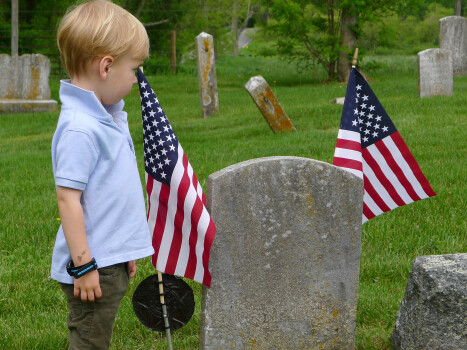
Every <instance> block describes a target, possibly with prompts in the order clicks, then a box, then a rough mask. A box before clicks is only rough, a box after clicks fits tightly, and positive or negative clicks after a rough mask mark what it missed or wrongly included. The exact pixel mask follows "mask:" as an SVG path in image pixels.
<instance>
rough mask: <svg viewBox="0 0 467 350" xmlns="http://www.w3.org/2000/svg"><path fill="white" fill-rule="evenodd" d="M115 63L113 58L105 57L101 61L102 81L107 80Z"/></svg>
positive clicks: (100, 73)
mask: <svg viewBox="0 0 467 350" xmlns="http://www.w3.org/2000/svg"><path fill="white" fill-rule="evenodd" d="M113 62H114V58H113V57H112V56H105V57H103V58H101V60H100V61H99V76H100V78H101V79H103V80H106V79H107V75H109V72H110V66H111V65H112V63H113Z"/></svg>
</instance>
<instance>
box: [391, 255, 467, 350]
mask: <svg viewBox="0 0 467 350" xmlns="http://www.w3.org/2000/svg"><path fill="white" fill-rule="evenodd" d="M466 322H467V253H464V254H450V255H428V256H419V257H417V258H416V259H415V260H414V262H413V264H412V271H411V272H410V277H409V281H408V282H407V289H406V291H405V294H404V299H403V300H402V303H401V306H400V308H399V310H398V311H397V316H396V325H395V327H394V332H393V333H392V336H391V338H392V340H393V343H394V348H395V349H396V350H399V349H404V350H419V349H443V350H460V349H467V323H466Z"/></svg>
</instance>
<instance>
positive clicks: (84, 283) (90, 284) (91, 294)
mask: <svg viewBox="0 0 467 350" xmlns="http://www.w3.org/2000/svg"><path fill="white" fill-rule="evenodd" d="M74 285H75V289H74V291H73V295H74V296H75V298H77V299H79V298H80V297H81V301H82V302H83V303H85V302H87V301H90V302H91V303H92V302H94V301H95V300H96V299H99V298H100V297H102V291H101V286H100V284H99V272H98V271H97V270H94V271H91V272H89V273H87V274H85V275H84V276H83V277H81V278H78V279H75V283H74Z"/></svg>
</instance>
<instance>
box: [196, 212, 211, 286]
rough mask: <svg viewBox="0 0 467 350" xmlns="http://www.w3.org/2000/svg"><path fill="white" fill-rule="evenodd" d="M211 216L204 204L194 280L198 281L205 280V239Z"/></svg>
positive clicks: (199, 225) (199, 227) (199, 223)
mask: <svg viewBox="0 0 467 350" xmlns="http://www.w3.org/2000/svg"><path fill="white" fill-rule="evenodd" d="M210 219H211V217H210V216H209V213H208V211H207V210H206V208H205V207H204V205H203V212H202V214H201V217H200V218H199V222H198V227H197V229H198V241H197V242H196V271H195V276H194V278H193V279H194V280H195V281H198V282H201V283H202V282H203V278H204V266H203V253H204V239H205V237H206V231H207V229H208V227H209V223H210V222H211V220H210Z"/></svg>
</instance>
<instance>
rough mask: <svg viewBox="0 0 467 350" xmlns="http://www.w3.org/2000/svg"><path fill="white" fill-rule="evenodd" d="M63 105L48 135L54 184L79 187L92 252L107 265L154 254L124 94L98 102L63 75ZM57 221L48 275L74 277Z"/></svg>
mask: <svg viewBox="0 0 467 350" xmlns="http://www.w3.org/2000/svg"><path fill="white" fill-rule="evenodd" d="M60 100H61V102H62V108H61V113H60V118H59V120H58V124H57V129H56V131H55V134H54V137H53V140H52V166H53V171H54V178H55V185H56V186H63V187H69V188H74V189H78V190H81V191H83V194H82V197H81V205H82V207H83V213H84V223H85V227H86V236H87V239H88V244H89V249H90V251H91V255H92V256H93V257H95V258H96V261H97V264H98V266H99V267H106V266H110V265H114V264H118V263H122V262H126V261H130V260H136V259H140V258H144V257H146V256H149V255H152V254H154V250H153V247H152V244H151V235H150V233H149V229H148V225H147V220H146V209H145V205H144V195H143V190H142V186H141V181H140V176H139V173H138V167H137V163H136V157H135V151H134V148H133V142H132V140H131V136H130V132H129V130H128V121H127V114H126V112H123V111H122V109H123V105H124V102H123V100H122V101H120V102H119V103H117V104H115V105H102V104H101V103H100V101H99V100H98V99H97V97H96V95H95V94H94V93H93V92H92V91H87V90H84V89H81V88H79V87H77V86H75V85H72V84H70V82H69V81H65V80H63V81H61V86H60ZM70 259H71V256H70V252H69V250H68V246H67V244H66V241H65V236H64V234H63V229H62V226H60V228H59V230H58V233H57V237H56V241H55V247H54V251H53V256H52V271H51V277H52V278H53V279H55V280H57V281H59V282H62V283H69V284H72V283H73V278H72V277H70V276H69V275H68V274H67V272H66V264H67V263H68V261H69V260H70Z"/></svg>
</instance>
